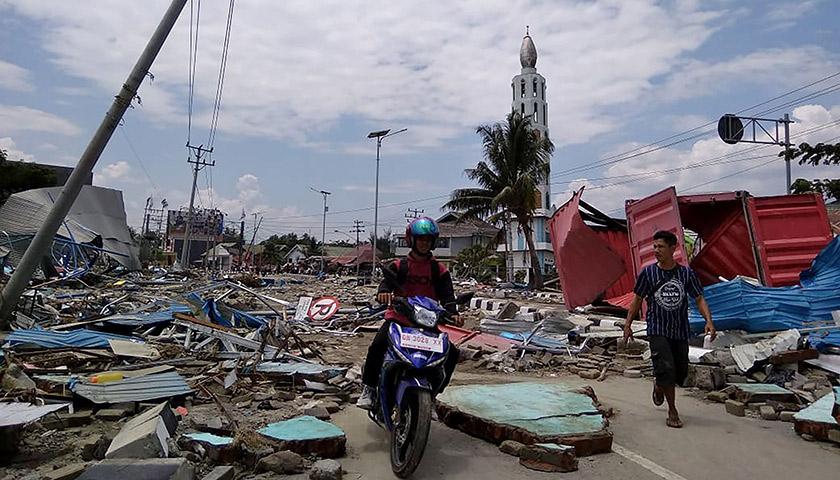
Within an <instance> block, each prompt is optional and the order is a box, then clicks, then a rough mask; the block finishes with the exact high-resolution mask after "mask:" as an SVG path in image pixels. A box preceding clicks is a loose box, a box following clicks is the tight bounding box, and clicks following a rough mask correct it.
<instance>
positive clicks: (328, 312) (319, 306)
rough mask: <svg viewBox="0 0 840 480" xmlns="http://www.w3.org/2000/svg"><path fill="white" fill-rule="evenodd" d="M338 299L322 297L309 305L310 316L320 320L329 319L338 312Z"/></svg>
mask: <svg viewBox="0 0 840 480" xmlns="http://www.w3.org/2000/svg"><path fill="white" fill-rule="evenodd" d="M338 307H339V303H338V299H337V298H335V297H321V298H319V299H318V300H315V301H313V302H312V305H310V306H309V312H308V314H309V318H311V319H312V320H316V321H319V322H323V321H325V320H329V319H330V318H331V317H332V316H333V315H335V313H336V312H338Z"/></svg>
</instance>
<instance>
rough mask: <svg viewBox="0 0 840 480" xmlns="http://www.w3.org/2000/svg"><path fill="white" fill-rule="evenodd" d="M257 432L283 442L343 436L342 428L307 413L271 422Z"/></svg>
mask: <svg viewBox="0 0 840 480" xmlns="http://www.w3.org/2000/svg"><path fill="white" fill-rule="evenodd" d="M257 432H258V433H261V434H263V435H265V436H266V437H270V438H273V439H276V440H280V441H285V442H297V441H304V440H319V439H325V438H336V437H343V436H344V430H342V429H340V428H339V427H337V426H335V425H333V424H332V423H329V422H324V421H322V420H318V419H317V418H315V417H311V416H308V415H306V416H302V417H296V418H293V419H291V420H285V421H282V422H277V423H271V424H268V425H266V426H265V427H263V428H261V429H259V430H257Z"/></svg>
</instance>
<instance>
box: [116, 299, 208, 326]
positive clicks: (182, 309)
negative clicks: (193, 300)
mask: <svg viewBox="0 0 840 480" xmlns="http://www.w3.org/2000/svg"><path fill="white" fill-rule="evenodd" d="M176 313H188V314H192V309H191V308H190V307H189V306H187V305H183V304H180V303H176V304H173V305H171V306H170V307H169V308H167V309H166V310H161V311H159V312H141V313H118V314H116V315H112V316H110V317H107V318H104V319H103V320H102V322H103V323H105V324H108V325H115V326H117V325H118V326H124V327H151V326H154V325H160V324H165V323H169V322H171V321H172V319H173V318H174V315H175V314H176Z"/></svg>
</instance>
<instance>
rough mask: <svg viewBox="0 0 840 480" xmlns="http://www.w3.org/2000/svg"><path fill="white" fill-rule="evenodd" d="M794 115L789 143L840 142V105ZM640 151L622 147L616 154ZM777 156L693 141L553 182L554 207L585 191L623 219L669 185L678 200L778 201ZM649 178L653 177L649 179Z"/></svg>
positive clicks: (807, 171)
mask: <svg viewBox="0 0 840 480" xmlns="http://www.w3.org/2000/svg"><path fill="white" fill-rule="evenodd" d="M792 113H793V114H792V117H793V119H794V120H795V121H796V123H794V124H793V125H792V126H791V142H792V143H794V144H799V143H801V142H809V143H812V144H814V143H817V142H821V141H823V142H825V141H832V142H838V141H840V105H835V106H833V107H830V108H826V107H824V106H822V105H804V106H801V107H797V108H795V109H794V110H793V112H792ZM809 131H810V133H804V132H809ZM639 146H640V145H639V144H626V145H622V146H620V147H618V148H617V149H616V152H623V151H628V150H632V149H634V148H636V147H639ZM780 151H781V148H780V147H775V146H765V145H758V146H757V145H749V144H739V145H727V144H725V143H723V142H722V141H721V140H720V139H719V138H717V136H714V137H711V138H704V139H701V140H698V141H696V142H695V143H694V144H693V145H692V146H691V147H690V148H689V149H687V150H686V149H679V148H667V149H662V150H658V151H656V152H653V153H650V154H647V155H642V156H639V157H635V158H632V159H628V160H625V161H622V162H619V163H616V164H613V165H610V166H609V167H608V168H606V170H604V171H602V172H600V173H599V174H588V175H586V176H578V177H577V178H575V176H574V175H567V176H565V177H563V178H555V179H554V180H553V181H555V182H558V184H556V185H552V194H553V197H554V202H555V204H557V205H560V204H563V203H565V202H566V201H567V200H568V198H569V196H570V192H571V191H572V190H576V189H577V188H579V187H580V186H582V185H585V186H587V192H586V193H585V194H584V196H585V198H586V201H587V202H589V203H590V204H592V205H594V206H596V207H597V208H599V209H601V210H603V211H605V212H609V213H610V214H612V215H618V216H623V215H624V201H625V200H626V199H638V198H643V197H646V196H648V195H651V194H653V193H655V192H657V191H659V190H662V189H664V188H667V187H669V186H671V185H674V186H676V188H677V193H678V194H681V193H686V194H690V193H702V192H712V191H716V192H720V191H732V190H747V191H749V192H750V193H751V194H753V195H781V194H783V193H784V192H785V168H784V161H783V160H782V159H780V158H778V157H777V154H778V153H779V152H780ZM737 152H742V153H737ZM730 154H731V156H728V157H726V158H723V156H725V155H730ZM757 157H760V158H757ZM710 160H714V161H711V162H710ZM698 165H701V166H699V167H698ZM745 170H746V171H745ZM648 172H651V173H650V174H649V175H647V174H648ZM657 172H665V173H657ZM739 172H741V173H739ZM792 173H793V174H792V178H793V179H794V180H795V179H796V178H806V179H814V178H836V177H837V176H838V170H837V167H836V166H822V167H812V166H808V165H798V164H796V163H794V165H792ZM578 175H580V174H578ZM587 177H588V178H587ZM723 177H727V178H723ZM561 182H562V183H561ZM604 185H609V187H608V188H604V187H603V186H604ZM692 187H696V188H692Z"/></svg>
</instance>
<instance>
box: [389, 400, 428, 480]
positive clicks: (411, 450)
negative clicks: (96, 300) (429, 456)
mask: <svg viewBox="0 0 840 480" xmlns="http://www.w3.org/2000/svg"><path fill="white" fill-rule="evenodd" d="M398 408H400V415H399V422H397V424H396V425H394V429H393V430H392V431H391V470H393V471H394V475H396V476H398V477H400V478H408V477H410V476H411V474H412V473H414V470H416V469H417V465H419V464H420V460H421V459H422V458H423V452H424V451H425V450H426V442H428V440H429V429H430V427H431V423H432V394H431V392H429V391H428V390H420V389H411V390H409V391H407V392H406V397H405V398H404V399H403V405H402V406H399V407H398Z"/></svg>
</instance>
